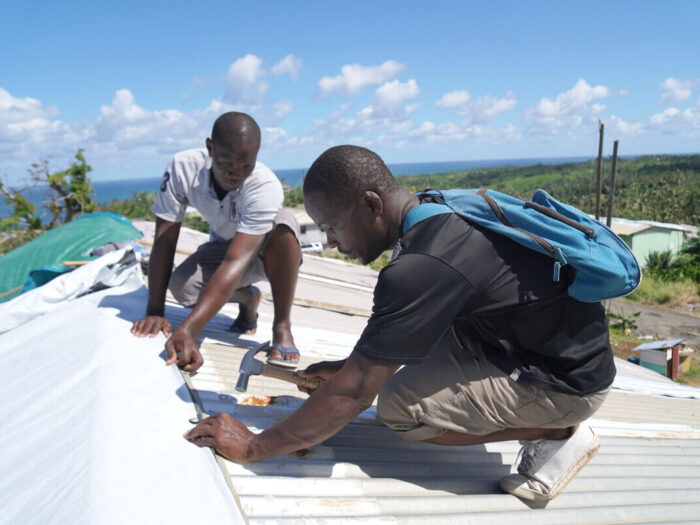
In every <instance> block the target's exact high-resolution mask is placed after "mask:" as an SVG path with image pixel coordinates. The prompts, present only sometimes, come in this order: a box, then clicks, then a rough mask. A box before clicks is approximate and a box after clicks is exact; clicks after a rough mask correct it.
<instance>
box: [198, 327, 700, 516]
mask: <svg viewBox="0 0 700 525" xmlns="http://www.w3.org/2000/svg"><path fill="white" fill-rule="evenodd" d="M267 329H268V327H267V326H264V325H263V326H261V328H260V330H261V332H262V333H266V330H267ZM298 331H299V332H301V333H302V334H303V335H304V337H306V338H307V341H308V340H312V339H313V337H312V336H313V334H312V332H313V330H310V329H299V330H298ZM212 336H213V337H218V335H217V331H216V330H212V331H211V332H210V333H209V334H208V337H212ZM232 342H234V343H235V341H232V340H231V339H229V340H228V342H227V343H225V344H222V343H220V342H215V341H213V340H211V339H207V340H206V341H205V342H204V344H203V345H202V352H203V356H204V358H205V365H204V366H203V367H202V369H200V372H199V373H197V374H196V375H195V376H193V378H192V384H193V385H194V387H195V388H197V389H198V390H199V391H200V397H201V402H202V406H203V409H204V411H205V412H206V413H209V414H214V413H217V412H228V413H230V414H231V415H233V416H234V417H236V418H238V419H240V420H241V421H243V422H244V423H245V424H246V425H247V426H248V427H250V428H251V429H252V430H253V431H262V430H263V429H265V428H268V427H269V426H271V425H272V424H274V423H275V422H276V421H279V420H280V419H282V418H284V417H285V416H286V415H288V414H289V413H291V411H293V410H294V409H295V407H296V406H298V405H300V404H301V403H302V402H303V398H304V397H305V395H303V394H301V393H299V392H298V391H297V390H296V387H295V386H294V385H291V384H288V383H283V382H280V381H277V380H273V379H269V378H263V377H259V376H258V377H252V378H251V379H250V387H249V392H248V394H247V395H254V396H257V397H264V396H281V397H277V398H274V400H273V402H272V404H271V405H269V406H266V407H261V406H248V405H244V404H241V400H243V399H244V398H243V395H241V394H232V392H233V390H234V388H233V385H234V384H235V381H236V380H237V378H238V364H237V363H238V362H240V359H241V358H242V356H243V354H244V351H245V348H240V347H236V346H231V343H232ZM251 344H252V342H251ZM323 351H324V348H323V347H322V345H321V347H320V349H319V350H318V352H320V353H323ZM316 360H318V358H317V356H314V355H308V354H307V355H304V356H303V358H302V366H304V365H306V364H307V363H310V362H314V361H316ZM596 417H597V418H599V419H594V420H592V422H591V423H592V426H593V427H594V428H595V429H596V431H597V432H598V434H599V435H600V436H601V442H602V447H601V450H600V452H599V453H598V455H597V456H596V457H595V458H594V459H593V460H592V462H591V463H590V464H589V465H588V466H587V467H586V468H584V469H583V471H582V472H581V473H580V474H579V475H578V476H577V477H576V478H575V479H574V481H573V482H572V483H571V484H570V485H569V487H567V489H566V490H565V491H564V492H563V493H562V494H561V495H560V496H558V497H557V498H556V499H554V500H553V501H551V502H549V503H548V504H546V505H545V504H533V503H526V502H523V501H521V500H520V499H518V498H516V497H514V496H511V495H507V494H503V493H502V492H501V491H500V489H499V488H498V480H499V479H500V478H501V477H502V476H504V475H506V474H508V473H510V472H512V471H514V469H513V467H512V464H513V462H514V461H515V460H516V455H517V453H518V450H519V444H518V443H517V442H503V443H493V444H486V445H477V446H471V447H442V446H439V445H431V444H428V443H422V442H408V441H403V440H401V439H399V438H397V437H396V436H394V435H393V434H392V433H391V432H390V431H389V430H388V429H386V428H385V427H384V426H382V425H381V424H380V423H379V421H378V420H377V419H376V416H375V412H374V409H373V408H372V409H370V410H369V411H367V412H365V413H363V414H361V415H360V417H358V418H357V419H356V420H355V422H353V423H352V424H350V425H348V426H346V427H345V428H344V429H343V430H342V431H341V432H340V433H338V434H337V435H335V436H333V437H332V438H330V439H328V440H327V441H325V442H324V443H322V444H320V445H318V446H315V447H312V448H311V450H310V451H309V452H308V453H306V454H304V455H302V454H299V455H297V454H290V455H285V456H280V457H277V458H272V459H268V460H265V461H260V462H256V463H250V464H245V465H238V464H235V463H231V462H228V461H225V462H224V463H225V465H226V469H227V474H228V475H229V476H230V479H231V484H232V486H233V488H234V490H235V492H236V494H237V495H238V499H239V504H240V506H241V510H242V512H243V513H244V514H245V516H247V518H248V520H249V521H250V523H253V524H267V523H345V522H353V523H357V522H363V523H397V522H400V523H421V524H423V523H440V524H442V523H479V524H488V523H516V522H517V523H522V522H523V521H524V520H530V519H535V520H537V523H538V524H539V523H556V524H559V523H641V522H665V523H670V522H682V521H687V522H694V521H695V522H697V517H698V516H700V440H699V439H698V438H700V430H693V428H696V429H700V401H698V400H693V399H674V398H670V397H658V396H650V395H641V394H634V393H626V392H618V391H613V392H611V394H610V396H609V398H608V400H607V401H606V403H605V404H604V405H603V407H602V408H601V410H600V411H599V412H598V413H597V414H596ZM609 420H610V421H609ZM658 422H663V423H665V424H664V425H659V424H657V423H658ZM674 423H675V424H674Z"/></svg>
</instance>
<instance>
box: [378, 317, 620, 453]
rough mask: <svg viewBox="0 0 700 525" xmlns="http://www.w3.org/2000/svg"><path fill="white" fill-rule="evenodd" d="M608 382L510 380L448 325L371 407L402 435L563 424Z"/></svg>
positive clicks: (574, 420) (598, 398)
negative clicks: (581, 387)
mask: <svg viewBox="0 0 700 525" xmlns="http://www.w3.org/2000/svg"><path fill="white" fill-rule="evenodd" d="M608 391H609V388H608V389H606V390H604V391H601V392H596V393H593V394H588V395H585V396H576V395H568V394H562V393H559V392H555V391H552V390H544V389H542V388H539V387H536V386H533V385H530V384H527V383H524V382H519V381H514V380H512V379H511V378H510V377H509V376H507V375H506V374H505V373H504V372H502V371H501V370H500V369H499V368H497V367H496V366H495V365H493V364H491V362H490V361H489V360H488V359H486V356H485V355H484V353H483V351H482V349H481V345H480V344H478V343H474V342H470V344H469V348H468V349H464V348H462V347H461V346H460V345H459V343H458V342H457V340H456V339H455V337H454V334H453V332H452V330H449V331H448V332H447V333H446V334H445V336H444V337H443V339H442V340H441V341H440V343H439V344H438V345H436V347H435V348H434V349H433V350H432V352H431V353H430V355H429V356H428V357H427V358H426V359H425V361H423V362H422V363H420V364H417V365H406V366H404V367H403V368H401V369H400V370H399V371H398V372H397V373H396V374H394V376H393V377H392V378H391V379H390V380H389V381H388V382H387V383H386V385H384V388H382V391H381V392H380V393H379V400H378V403H377V413H378V415H379V419H381V420H382V422H383V423H384V424H386V425H387V426H388V427H389V428H390V429H391V430H393V431H394V432H395V433H396V434H398V435H399V436H400V437H402V438H404V439H409V440H426V439H430V438H434V437H437V436H439V435H441V434H443V433H444V432H445V431H447V430H453V431H455V432H460V433H466V434H474V435H484V434H490V433H491V432H496V431H497V430H503V429H507V428H565V427H569V426H572V425H576V424H578V423H580V422H582V421H584V420H585V419H588V418H589V417H591V416H592V415H593V414H594V413H595V411H596V410H598V408H599V407H600V405H601V404H602V403H603V401H604V400H605V397H606V396H607V393H608Z"/></svg>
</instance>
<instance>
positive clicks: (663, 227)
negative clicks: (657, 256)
mask: <svg viewBox="0 0 700 525" xmlns="http://www.w3.org/2000/svg"><path fill="white" fill-rule="evenodd" d="M611 228H612V231H614V232H615V233H616V234H617V235H619V236H620V238H622V240H623V241H625V243H627V246H629V247H630V248H631V249H632V253H634V256H635V257H636V258H637V260H638V261H639V264H641V265H642V266H646V261H647V256H648V255H649V252H665V251H668V250H670V251H671V252H673V253H677V252H678V251H679V250H680V248H681V246H682V245H683V243H685V242H687V241H689V240H690V239H693V238H695V237H697V236H698V230H700V228H698V227H697V226H690V225H688V224H669V223H665V222H655V221H631V220H628V219H612V222H611Z"/></svg>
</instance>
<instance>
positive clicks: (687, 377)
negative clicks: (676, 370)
mask: <svg viewBox="0 0 700 525" xmlns="http://www.w3.org/2000/svg"><path fill="white" fill-rule="evenodd" d="M676 382H677V383H681V384H683V385H688V386H694V387H700V364H698V362H697V361H696V360H695V359H693V362H692V363H691V364H690V370H688V371H687V372H686V373H684V374H681V375H680V377H677V378H676Z"/></svg>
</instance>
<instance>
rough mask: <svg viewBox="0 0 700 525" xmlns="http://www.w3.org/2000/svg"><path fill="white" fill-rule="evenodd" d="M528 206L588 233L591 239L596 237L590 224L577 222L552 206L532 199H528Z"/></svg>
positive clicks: (526, 205)
mask: <svg viewBox="0 0 700 525" xmlns="http://www.w3.org/2000/svg"><path fill="white" fill-rule="evenodd" d="M525 207H526V208H532V209H533V210H535V211H538V212H540V213H544V214H545V215H547V216H548V217H551V218H552V219H556V220H558V221H561V222H563V223H564V224H568V225H569V226H571V227H572V228H575V229H577V230H578V231H580V232H583V233H585V234H586V237H588V238H589V239H592V238H593V237H595V230H594V229H593V228H589V227H588V226H584V225H583V224H581V223H580V222H576V221H575V220H573V219H569V218H568V217H565V216H564V215H562V214H561V213H559V212H557V211H554V210H552V209H550V208H547V207H546V206H542V205H541V204H537V203H536V202H532V201H527V202H526V203H525Z"/></svg>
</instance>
